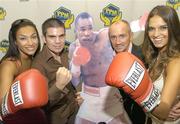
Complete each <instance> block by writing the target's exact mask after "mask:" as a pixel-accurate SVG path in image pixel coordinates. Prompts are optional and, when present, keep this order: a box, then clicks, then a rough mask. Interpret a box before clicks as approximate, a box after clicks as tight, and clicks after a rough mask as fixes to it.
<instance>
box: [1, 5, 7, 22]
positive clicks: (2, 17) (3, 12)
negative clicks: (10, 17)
mask: <svg viewBox="0 0 180 124" xmlns="http://www.w3.org/2000/svg"><path fill="white" fill-rule="evenodd" d="M5 16H6V11H5V10H4V9H3V8H2V7H0V20H4V19H5Z"/></svg>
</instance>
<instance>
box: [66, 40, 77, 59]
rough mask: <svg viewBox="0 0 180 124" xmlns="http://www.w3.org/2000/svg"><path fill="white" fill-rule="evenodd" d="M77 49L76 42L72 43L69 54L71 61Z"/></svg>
mask: <svg viewBox="0 0 180 124" xmlns="http://www.w3.org/2000/svg"><path fill="white" fill-rule="evenodd" d="M75 48H76V43H75V42H72V43H71V44H70V46H69V53H68V58H69V59H71V58H72V54H73V52H74V50H75Z"/></svg>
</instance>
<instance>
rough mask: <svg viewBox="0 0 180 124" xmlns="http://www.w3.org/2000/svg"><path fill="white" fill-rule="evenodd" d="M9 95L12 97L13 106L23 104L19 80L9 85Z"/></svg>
mask: <svg viewBox="0 0 180 124" xmlns="http://www.w3.org/2000/svg"><path fill="white" fill-rule="evenodd" d="M11 95H12V99H13V103H14V106H18V105H21V104H23V103H24V102H23V99H22V94H21V88H20V83H19V81H17V82H15V83H14V84H13V85H12V87H11Z"/></svg>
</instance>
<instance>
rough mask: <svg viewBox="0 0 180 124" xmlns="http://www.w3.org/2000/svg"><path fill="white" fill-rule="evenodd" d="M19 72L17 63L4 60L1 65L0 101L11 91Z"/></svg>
mask: <svg viewBox="0 0 180 124" xmlns="http://www.w3.org/2000/svg"><path fill="white" fill-rule="evenodd" d="M16 73H17V68H16V64H15V63H14V62H12V61H4V62H2V63H1V65H0V103H1V102H2V98H3V97H4V95H5V94H6V93H7V92H8V91H9V88H10V86H11V84H12V82H13V80H14V77H15V75H16Z"/></svg>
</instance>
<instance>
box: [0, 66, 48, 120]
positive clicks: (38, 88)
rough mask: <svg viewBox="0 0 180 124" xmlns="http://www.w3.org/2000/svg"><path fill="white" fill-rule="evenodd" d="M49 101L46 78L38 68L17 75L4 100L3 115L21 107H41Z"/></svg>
mask: <svg viewBox="0 0 180 124" xmlns="http://www.w3.org/2000/svg"><path fill="white" fill-rule="evenodd" d="M47 102H48V88H47V82H46V78H45V77H44V76H43V75H42V74H41V73H40V72H39V71H38V70H36V69H30V70H27V71H25V72H23V73H21V74H20V75H19V76H17V77H16V79H15V80H14V82H13V83H12V85H11V88H10V91H9V92H8V93H7V94H6V96H5V97H4V99H3V102H2V116H3V117H4V116H6V115H8V114H11V113H15V112H17V111H18V110H21V109H27V108H33V107H41V106H43V105H45V104H46V103H47Z"/></svg>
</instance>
